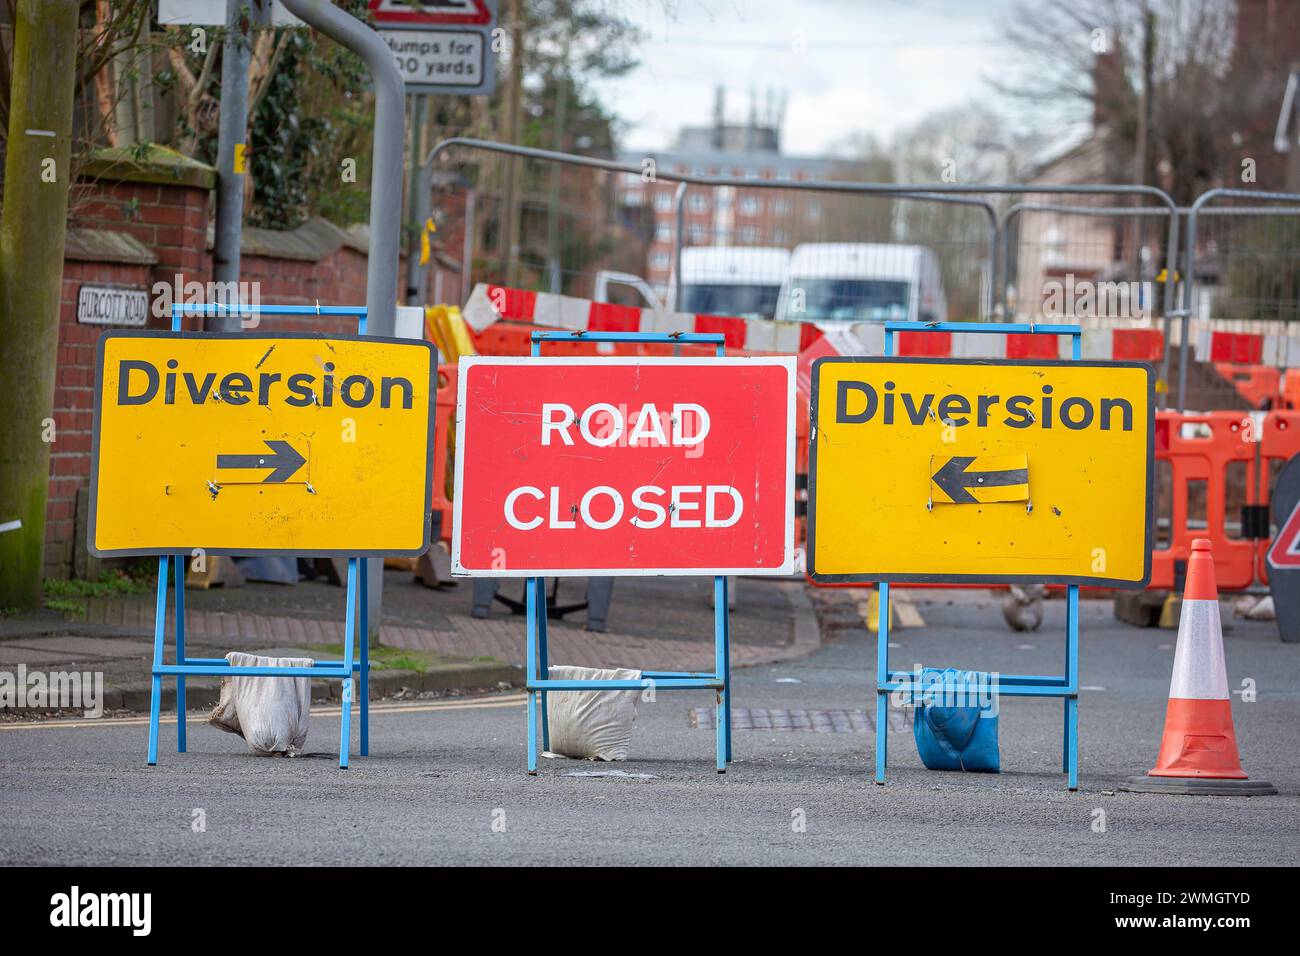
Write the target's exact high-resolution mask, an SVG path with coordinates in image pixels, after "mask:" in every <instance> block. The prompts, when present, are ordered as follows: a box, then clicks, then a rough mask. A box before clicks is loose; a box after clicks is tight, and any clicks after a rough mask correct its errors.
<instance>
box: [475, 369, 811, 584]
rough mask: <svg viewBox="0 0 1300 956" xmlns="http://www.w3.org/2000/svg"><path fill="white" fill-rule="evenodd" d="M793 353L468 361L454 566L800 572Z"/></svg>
mask: <svg viewBox="0 0 1300 956" xmlns="http://www.w3.org/2000/svg"><path fill="white" fill-rule="evenodd" d="M794 394H795V360H794V358H793V356H790V357H777V356H771V357H768V356H764V357H755V358H709V359H683V358H628V357H612V358H577V357H563V358H521V357H508V358H506V357H479V358H463V359H461V360H460V385H459V388H458V390H457V411H456V498H455V537H454V539H453V541H452V558H451V560H452V572H453V573H454V574H458V575H470V576H475V577H479V576H488V577H530V576H557V575H571V576H593V575H594V576H605V575H636V574H683V575H685V574H701V575H703V574H708V575H713V574H749V573H754V572H764V573H772V574H791V573H793V571H794V440H795V437H794V436H795V428H794V414H795V411H794V409H795V405H794Z"/></svg>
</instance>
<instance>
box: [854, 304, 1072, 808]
mask: <svg viewBox="0 0 1300 956" xmlns="http://www.w3.org/2000/svg"><path fill="white" fill-rule="evenodd" d="M895 332H983V333H989V334H998V335H1006V334H1007V333H1012V334H1015V333H1023V334H1027V335H1068V336H1070V338H1071V343H1070V358H1071V359H1074V360H1075V361H1078V360H1079V359H1080V358H1082V353H1083V346H1082V329H1081V328H1080V326H1078V325H1037V324H1032V323H1022V322H886V323H885V355H886V356H890V357H895V355H894V333H895ZM879 588H880V600H879V602H878V604H879V621H878V627H877V633H876V783H878V784H880V785H882V786H883V785H884V783H885V761H886V758H887V756H888V753H889V744H888V734H889V695H890V694H891V693H894V692H895V691H898V692H900V693H902V694H904V695H906V696H907V699H909V700H913V701H915V699H916V698H917V697H918V696H921V695H923V694H924V692H925V689H926V688H925V687H924V686H923V685H922V684H921V683H919V682H918V680H917V676H916V674H914V673H909V672H908V671H891V670H890V669H889V582H888V581H881V582H880V583H879ZM998 693H999V694H1000V695H1002V696H1006V697H1061V698H1064V700H1065V708H1064V709H1065V715H1064V728H1063V731H1062V742H1061V772H1062V773H1064V774H1066V775H1067V777H1068V784H1069V788H1070V789H1071V790H1078V789H1079V586H1078V585H1077V584H1071V585H1068V586H1067V590H1066V600H1065V673H1064V674H1063V675H1061V676H1056V675H1046V676H1044V675H1038V674H1002V675H999V677H998Z"/></svg>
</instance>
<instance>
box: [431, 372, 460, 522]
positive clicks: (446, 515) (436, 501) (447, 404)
mask: <svg viewBox="0 0 1300 956" xmlns="http://www.w3.org/2000/svg"><path fill="white" fill-rule="evenodd" d="M455 420H456V366H455V365H439V366H438V392H437V397H436V399H435V404H434V418H433V435H434V441H433V494H432V496H431V505H430V507H431V510H432V511H434V512H436V513H439V514H441V515H442V529H441V531H440V532H439V534H438V537H439V538H441V539H442V540H443V541H447V542H450V541H451V521H452V513H453V512H452V504H451V496H452V493H453V490H454V488H455V481H456V475H455V473H454V471H453V468H454V463H455V461H456V458H455V451H456V436H455V435H454V434H452V428H451V425H452V422H454V421H455Z"/></svg>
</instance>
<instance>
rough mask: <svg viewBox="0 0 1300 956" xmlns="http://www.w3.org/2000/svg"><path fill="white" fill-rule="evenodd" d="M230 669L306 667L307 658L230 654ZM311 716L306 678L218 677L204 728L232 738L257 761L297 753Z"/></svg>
mask: <svg viewBox="0 0 1300 956" xmlns="http://www.w3.org/2000/svg"><path fill="white" fill-rule="evenodd" d="M226 660H227V661H229V662H230V666H231V667H311V666H312V660H311V658H309V657H259V656H257V655H256V654H242V653H240V652H239V651H231V652H230V653H229V654H227V655H226ZM310 716H311V678H310V677H287V678H286V677H240V676H236V677H223V678H221V698H220V699H219V700H218V701H217V706H216V707H215V708H213V710H212V713H211V714H210V715H209V716H208V723H210V724H212V726H214V727H217V728H219V729H221V730H224V731H226V732H227V733H232V734H238V735H239V736H241V737H243V738H244V740H246V741H247V742H248V748H249V749H250V750H252V751H253V753H255V754H258V755H261V756H270V755H273V754H288V755H289V756H294V755H295V754H299V753H301V752H302V748H303V745H304V744H305V743H306V742H307V718H308V717H310Z"/></svg>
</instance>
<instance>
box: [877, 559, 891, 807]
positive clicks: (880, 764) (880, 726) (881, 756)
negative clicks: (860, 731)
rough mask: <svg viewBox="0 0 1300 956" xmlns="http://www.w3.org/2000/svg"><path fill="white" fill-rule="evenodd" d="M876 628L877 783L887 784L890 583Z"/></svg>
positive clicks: (882, 590)
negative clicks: (886, 687)
mask: <svg viewBox="0 0 1300 956" xmlns="http://www.w3.org/2000/svg"><path fill="white" fill-rule="evenodd" d="M877 604H878V605H879V606H878V615H879V616H878V618H877V627H876V631H877V633H876V783H878V784H880V785H881V786H884V784H885V759H886V757H887V756H888V754H889V736H888V734H889V691H887V690H884V689H882V688H884V686H885V685H886V684H888V683H889V582H887V581H881V582H880V594H879V601H878V602H877Z"/></svg>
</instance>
